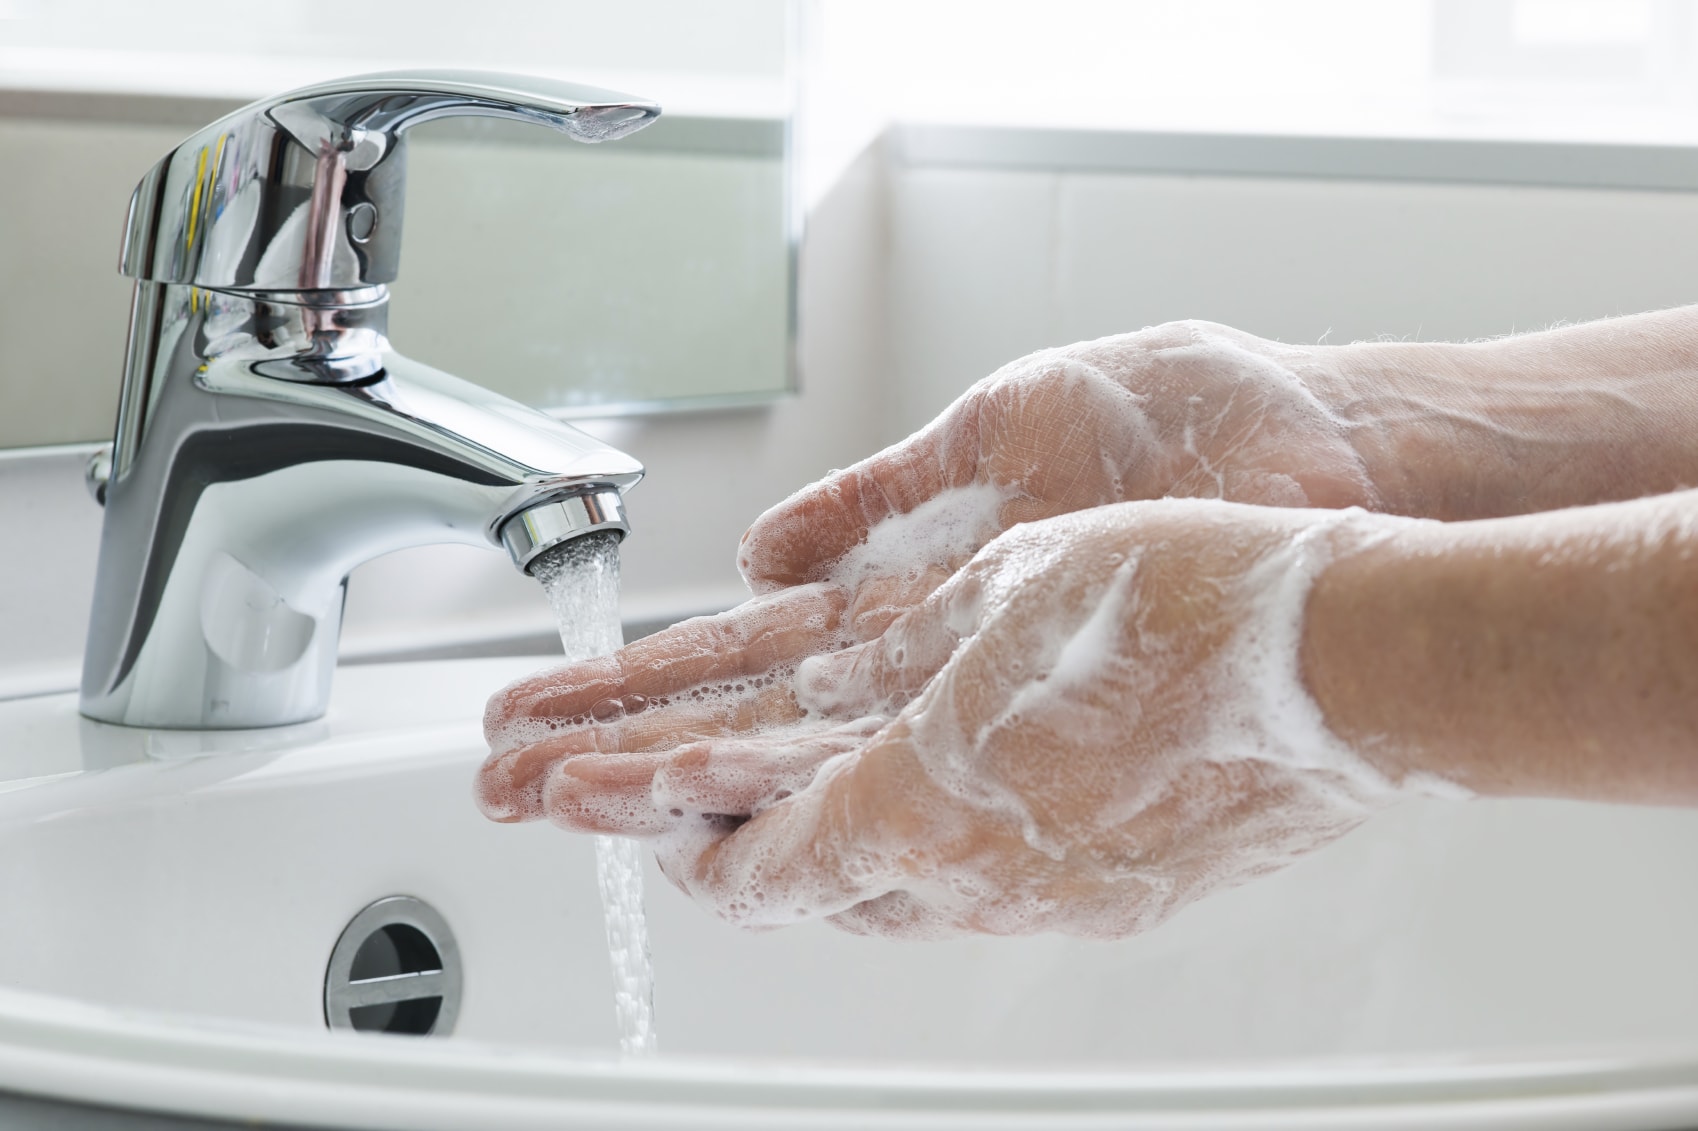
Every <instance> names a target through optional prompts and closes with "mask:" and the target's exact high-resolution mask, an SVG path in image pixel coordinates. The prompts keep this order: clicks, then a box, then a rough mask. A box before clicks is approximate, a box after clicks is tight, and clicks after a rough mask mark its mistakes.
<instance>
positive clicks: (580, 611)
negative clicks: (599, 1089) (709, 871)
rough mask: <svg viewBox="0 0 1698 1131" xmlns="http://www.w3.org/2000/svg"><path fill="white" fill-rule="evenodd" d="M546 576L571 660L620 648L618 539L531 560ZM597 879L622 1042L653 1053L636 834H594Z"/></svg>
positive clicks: (650, 977) (595, 538)
mask: <svg viewBox="0 0 1698 1131" xmlns="http://www.w3.org/2000/svg"><path fill="white" fill-rule="evenodd" d="M531 575H532V576H533V577H535V578H536V579H537V580H538V581H540V582H542V587H543V590H544V592H546V593H547V594H548V603H549V604H550V605H552V606H553V607H554V616H555V619H556V621H558V622H559V625H560V643H561V644H562V645H564V646H565V649H566V658H567V659H568V660H587V659H589V658H591V657H593V656H604V655H606V654H607V653H609V652H612V651H614V650H615V649H617V648H618V647H619V646H620V644H621V643H623V640H622V638H621V636H620V631H619V538H618V536H617V535H615V534H586V535H584V536H583V537H580V538H574V539H572V540H571V541H570V542H566V543H564V544H562V545H560V546H556V547H555V548H553V549H551V550H549V551H547V552H546V553H544V554H543V555H542V556H541V557H539V558H537V560H536V562H535V563H534V564H533V565H532V566H531ZM595 863H596V879H597V881H598V883H599V884H600V886H601V906H602V913H603V915H604V916H605V917H606V920H607V952H608V957H609V958H610V959H611V960H612V963H613V1007H614V1011H615V1013H616V1014H617V1016H618V1020H619V1047H620V1049H621V1050H623V1051H624V1052H626V1053H652V1052H654V1050H655V1036H654V966H653V965H652V963H651V962H650V961H649V930H648V919H647V917H646V916H645V915H644V913H643V857H642V849H641V847H640V846H639V845H638V844H637V842H636V841H634V840H632V839H630V838H629V837H620V836H598V837H596V838H595Z"/></svg>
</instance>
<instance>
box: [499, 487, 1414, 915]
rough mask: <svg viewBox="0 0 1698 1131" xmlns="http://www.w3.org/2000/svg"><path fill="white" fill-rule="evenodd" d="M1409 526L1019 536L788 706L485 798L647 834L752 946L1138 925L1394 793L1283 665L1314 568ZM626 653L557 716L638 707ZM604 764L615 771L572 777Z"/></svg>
mask: <svg viewBox="0 0 1698 1131" xmlns="http://www.w3.org/2000/svg"><path fill="white" fill-rule="evenodd" d="M1404 521H1405V520H1396V519H1386V518H1379V517H1375V516H1370V515H1366V514H1363V513H1362V512H1360V511H1346V512H1333V513H1329V512H1322V511H1313V510H1275V509H1270V508H1256V507H1244V506H1234V505H1231V504H1225V503H1218V502H1207V501H1199V500H1185V501H1172V502H1153V503H1132V504H1123V505H1118V506H1112V507H1102V508H1097V509H1093V510H1090V511H1086V512H1082V513H1076V514H1071V515H1065V516H1062V517H1058V518H1054V519H1049V520H1045V521H1040V522H1034V523H1030V524H1026V525H1022V526H1021V527H1019V528H1018V529H1016V530H1013V531H1010V532H1009V533H1007V534H1004V535H1002V536H1001V537H999V538H997V539H996V540H994V541H993V542H992V543H991V544H990V545H988V546H987V547H985V548H984V550H983V551H981V552H980V553H979V554H978V555H977V556H975V557H974V558H973V559H972V561H971V562H970V563H969V564H968V565H967V566H966V567H965V568H963V569H962V570H960V571H959V572H958V573H957V574H956V575H955V576H954V577H952V578H951V579H950V580H949V581H947V582H946V583H945V584H944V585H942V586H941V587H939V588H938V589H937V590H936V591H935V592H934V593H932V594H931V595H930V596H929V597H928V598H927V599H926V600H924V601H923V602H922V603H921V604H920V605H919V606H918V607H916V608H915V609H913V610H911V611H909V612H907V613H905V614H903V615H901V616H900V617H899V618H898V619H897V620H896V621H895V622H894V623H893V624H891V625H890V626H889V628H888V630H887V631H886V632H885V633H884V634H883V635H882V637H881V638H879V639H878V640H876V641H873V642H871V643H867V644H863V645H858V646H854V647H851V648H848V649H845V650H843V651H841V652H837V653H835V654H831V655H825V656H819V657H816V658H813V659H809V660H807V661H806V662H805V663H803V664H802V665H801V667H800V670H799V672H798V674H797V676H796V679H795V686H796V696H797V698H798V699H799V702H797V700H795V699H792V698H791V695H790V692H789V691H788V689H786V688H784V687H782V686H780V685H777V684H772V685H769V686H767V687H765V688H762V689H760V690H759V691H758V692H754V693H752V694H751V693H749V692H745V693H744V694H743V695H740V696H739V695H737V694H735V693H733V694H731V695H729V696H719V695H713V694H705V693H701V692H698V696H697V697H692V695H691V693H690V692H689V691H687V690H684V689H683V688H682V687H679V688H677V689H675V690H673V691H672V692H671V694H670V695H667V696H663V698H666V699H667V700H668V701H667V702H665V703H661V704H657V705H655V706H651V707H649V708H648V709H646V710H644V711H643V712H641V713H640V714H638V715H636V716H634V717H627V718H625V719H623V720H617V721H613V722H611V723H601V724H597V723H593V722H584V723H582V724H580V725H577V726H574V727H570V728H568V729H567V730H565V731H563V732H561V733H559V734H558V735H556V736H555V737H553V738H552V739H550V740H548V741H545V742H544V743H542V744H540V746H537V745H532V746H519V747H517V748H515V749H514V750H513V751H511V752H509V753H508V754H507V755H504V756H503V755H498V756H496V757H495V758H493V759H492V760H491V763H490V765H489V767H487V768H486V771H485V784H486V804H487V805H489V807H490V808H493V809H497V810H499V809H501V807H502V802H501V800H500V798H502V797H510V796H512V791H511V788H510V787H511V785H512V784H513V782H514V780H515V775H514V768H515V766H524V767H527V769H526V771H525V772H522V773H520V774H519V775H518V776H519V777H526V773H528V774H529V775H530V776H529V777H528V778H526V780H527V781H528V783H529V793H530V796H531V797H532V798H534V806H532V807H526V811H525V813H524V814H523V815H526V816H536V815H547V816H548V817H550V818H551V819H553V820H554V821H555V822H556V823H558V824H561V825H563V826H565V827H568V828H572V829H578V830H585V831H601V832H621V833H630V834H635V835H643V836H650V837H653V838H655V839H654V843H655V846H656V849H657V852H658V853H659V855H660V858H661V862H662V867H663V868H664V869H665V871H666V872H667V874H668V875H669V876H670V877H672V878H673V880H674V882H675V883H677V884H679V885H680V886H681V887H682V888H684V889H685V890H686V891H687V892H689V893H690V894H691V895H692V896H694V897H695V898H696V899H697V900H699V901H700V902H702V903H704V904H706V905H707V906H709V907H710V908H711V909H713V910H714V911H716V912H717V913H718V914H720V915H721V916H723V917H724V918H726V919H729V920H731V921H733V922H736V923H740V924H744V925H751V926H768V925H780V924H784V923H790V922H795V921H797V920H800V919H807V918H813V917H821V916H828V917H830V918H831V919H832V921H833V922H835V923H836V924H838V925H839V926H842V927H845V928H847V929H850V930H855V931H864V932H871V933H880V934H910V935H939V934H949V933H957V932H963V931H978V932H990V933H996V934H1017V933H1028V932H1035V931H1045V930H1059V931H1065V932H1069V933H1074V934H1081V935H1090V936H1099V937H1113V936H1120V935H1125V934H1130V933H1132V932H1135V931H1138V930H1142V929H1145V928H1147V927H1149V926H1151V925H1153V924H1155V923H1157V922H1159V921H1160V920H1162V919H1163V918H1165V917H1166V916H1167V915H1169V914H1171V913H1172V912H1173V911H1174V910H1175V909H1177V908H1178V907H1180V906H1182V905H1183V904H1185V903H1187V902H1189V901H1190V900H1193V899H1195V898H1197V897H1198V896H1200V895H1202V894H1204V893H1206V892H1208V891H1211V890H1214V889H1216V888H1220V887H1223V886H1227V885H1231V884H1235V883H1238V882H1241V881H1243V880H1245V879H1247V878H1249V877H1251V876H1254V875H1257V874H1260V873H1262V872H1266V871H1269V870H1271V869H1274V868H1277V867H1279V866H1281V865H1283V864H1284V863H1286V862H1288V861H1289V860H1291V859H1293V858H1294V857H1296V856H1298V855H1301V854H1302V853H1304V852H1306V851H1309V850H1310V849H1313V848H1315V847H1317V846H1319V845H1321V844H1324V843H1326V842H1328V841H1330V840H1332V839H1334V838H1335V837H1337V836H1339V835H1341V834H1342V833H1343V832H1345V831H1346V830H1348V829H1350V828H1352V827H1353V826H1354V825H1356V824H1357V823H1358V822H1360V821H1361V820H1363V819H1364V818H1365V817H1366V816H1367V815H1369V814H1370V813H1371V812H1373V811H1374V810H1375V809H1377V808H1378V807H1380V806H1382V805H1384V804H1386V803H1388V802H1389V801H1390V800H1392V799H1393V798H1394V797H1395V795H1396V792H1397V789H1398V786H1397V784H1395V783H1394V782H1392V781H1391V780H1389V779H1388V778H1387V777H1386V776H1384V775H1383V774H1382V773H1381V772H1379V771H1378V770H1377V769H1375V768H1374V767H1373V766H1371V765H1370V764H1369V763H1367V762H1365V761H1363V760H1362V759H1361V758H1359V757H1358V756H1357V755H1355V754H1354V753H1352V752H1351V751H1350V750H1348V749H1347V748H1345V747H1344V746H1343V744H1341V743H1340V742H1339V741H1338V740H1337V739H1336V738H1334V737H1333V736H1332V735H1331V734H1330V733H1329V732H1328V730H1327V728H1326V727H1325V725H1324V724H1323V723H1322V721H1321V716H1320V713H1319V711H1318V709H1317V708H1316V707H1315V706H1314V704H1313V703H1312V702H1311V701H1310V699H1309V698H1308V695H1307V693H1306V692H1305V691H1304V690H1303V688H1302V684H1301V681H1300V679H1299V677H1298V673H1297V646H1298V639H1299V635H1300V623H1301V615H1302V607H1303V601H1304V598H1305V596H1306V594H1307V590H1308V586H1309V584H1310V581H1311V580H1312V577H1313V575H1314V573H1315V572H1316V571H1317V570H1318V569H1319V568H1320V567H1321V566H1322V565H1323V564H1325V562H1327V561H1328V560H1329V559H1331V558H1332V557H1333V556H1336V555H1340V554H1348V553H1350V552H1352V551H1354V550H1355V549H1356V548H1357V547H1359V546H1362V545H1364V544H1368V543H1371V542H1373V541H1375V540H1377V539H1378V538H1379V537H1380V536H1381V534H1382V532H1384V531H1385V530H1387V529H1388V528H1392V527H1396V526H1400V525H1402V524H1403V523H1404ZM799 592H803V593H811V594H813V595H814V599H815V600H817V601H819V602H820V604H819V605H818V606H817V610H816V611H818V612H821V613H831V612H834V611H840V609H841V606H840V605H837V604H834V603H832V602H831V601H830V600H828V599H827V598H826V597H825V596H824V595H823V594H824V591H823V590H821V589H820V588H819V587H808V588H806V589H803V590H800V591H799ZM768 607H769V608H771V607H773V606H770V605H769V606H768ZM635 647H636V646H633V648H631V649H626V651H625V652H624V653H622V654H621V656H620V657H619V658H617V659H615V660H613V661H611V662H610V663H609V665H608V666H607V670H606V672H605V673H604V675H605V678H606V679H607V681H608V682H606V683H605V684H603V685H600V686H597V687H595V688H594V689H591V688H590V687H589V682H588V681H581V686H580V688H579V690H578V691H577V692H576V697H571V696H569V697H568V698H567V700H565V701H563V702H562V703H561V704H560V705H561V707H562V708H563V709H564V710H568V711H578V710H579V709H580V708H582V709H583V711H584V712H585V715H586V716H587V714H588V712H590V711H593V708H594V704H593V703H591V702H590V700H591V698H592V697H593V696H595V695H604V698H603V699H602V700H601V702H603V703H608V702H611V701H613V696H612V693H613V692H615V691H623V692H624V693H625V696H626V697H629V696H630V695H633V694H640V693H641V692H634V691H631V690H630V689H631V688H633V687H646V688H648V689H649V690H655V689H657V688H658V687H659V686H660V685H659V684H657V683H656V682H655V681H654V678H653V677H652V676H649V677H646V678H647V682H645V669H644V668H642V667H641V665H640V657H639V656H637V655H634V654H633V652H634V650H635ZM715 654H716V655H720V656H726V655H732V654H736V653H734V652H733V651H729V650H721V651H718V652H716V653H715ZM742 654H743V655H748V653H747V651H745V652H743V653H742ZM743 666H744V667H746V668H748V669H750V670H753V669H754V668H756V667H759V666H760V664H759V662H751V663H746V664H744V665H743ZM579 670H580V671H586V670H587V669H579ZM619 671H622V672H623V673H625V674H624V675H623V677H621V676H619V675H616V674H615V673H616V672H619ZM675 674H677V673H675ZM702 674H706V675H707V676H708V678H709V680H710V682H711V685H712V686H724V684H725V681H727V680H731V681H732V687H735V686H736V682H735V681H736V680H738V679H740V678H742V677H741V676H740V675H738V674H736V673H735V672H732V671H731V670H729V669H720V670H714V671H704V672H703V673H702ZM511 720H512V717H511V716H504V715H501V714H500V713H499V712H497V714H496V715H495V716H493V721H494V722H495V726H494V737H496V738H497V739H499V738H500V737H501V732H502V731H503V728H507V729H508V730H509V731H510V730H511V728H512V727H513V726H514V725H515V724H514V723H513V722H512V721H511ZM518 726H519V729H520V730H521V731H522V730H523V729H524V728H523V724H522V723H520V724H518ZM597 750H609V751H618V753H617V754H614V755H613V756H590V757H584V756H576V755H583V754H593V752H595V751H597ZM492 785H496V786H498V787H499V788H495V789H493V790H491V789H489V788H488V787H490V786H492ZM492 801H493V802H495V803H494V804H490V802H492ZM515 815H517V814H515Z"/></svg>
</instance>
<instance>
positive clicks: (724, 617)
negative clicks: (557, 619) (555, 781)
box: [484, 586, 848, 751]
mask: <svg viewBox="0 0 1698 1131" xmlns="http://www.w3.org/2000/svg"><path fill="white" fill-rule="evenodd" d="M847 600H848V598H847V595H846V594H845V593H843V592H842V591H840V590H836V589H832V588H828V587H825V586H811V587H808V588H805V589H796V590H790V591H787V592H784V593H781V594H777V595H775V596H773V597H769V598H765V599H759V598H757V599H756V600H753V601H749V602H747V603H745V604H743V605H740V606H738V607H737V608H735V609H732V610H731V611H730V612H726V613H721V614H719V615H718V616H712V617H697V618H695V619H694V620H687V621H684V622H682V623H680V624H675V625H673V626H672V627H671V628H667V629H663V630H662V631H660V632H657V633H655V634H654V635H653V636H648V637H644V638H643V639H642V640H638V641H635V642H633V643H632V644H629V645H627V646H626V647H624V648H621V649H620V650H619V651H618V652H615V653H614V654H613V655H611V656H602V657H598V658H597V659H593V660H587V661H584V662H583V663H578V664H571V665H569V666H567V667H563V668H557V669H555V670H553V671H547V672H543V673H541V674H539V675H534V676H530V677H527V678H525V679H522V680H519V681H518V682H516V683H513V684H510V685H508V686H507V687H505V688H503V689H501V690H500V691H498V692H496V693H495V695H493V696H492V697H491V698H490V700H489V705H488V707H487V708H486V710H485V712H484V733H485V736H486V738H487V739H488V741H489V743H490V746H491V747H492V748H493V749H496V750H498V751H499V750H503V749H509V748H511V747H513V746H515V745H518V744H520V743H522V742H526V741H535V740H536V737H537V735H536V731H535V727H534V726H530V725H528V724H530V723H531V722H533V721H535V720H564V721H566V722H578V723H584V722H590V721H592V720H596V721H602V720H605V719H607V718H609V717H617V716H620V715H625V714H630V713H634V712H636V711H640V710H642V709H643V708H644V707H645V706H647V705H648V703H650V702H651V701H653V700H656V699H666V698H669V697H671V696H675V695H678V694H679V693H680V692H685V691H688V690H691V689H694V688H699V687H701V686H702V685H704V684H715V683H725V682H727V681H730V682H731V683H732V684H735V682H736V681H738V680H742V679H751V678H755V679H758V678H759V677H760V676H761V675H762V674H763V673H766V672H768V671H770V670H772V669H774V668H782V667H784V666H786V665H789V664H793V663H795V662H796V661H798V660H800V659H801V658H802V657H804V656H808V655H812V654H813V653H815V652H819V651H824V650H826V649H828V648H829V647H831V646H832V645H833V643H834V642H835V638H836V634H837V633H838V631H839V629H840V625H841V621H842V616H843V610H844V607H845V605H846V603H847ZM733 690H734V688H733Z"/></svg>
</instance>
